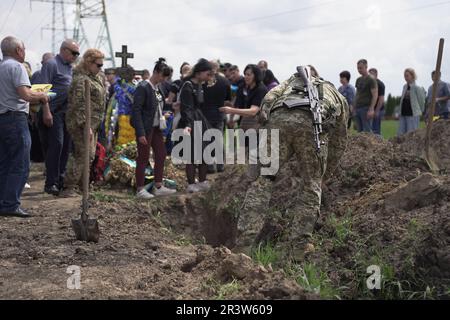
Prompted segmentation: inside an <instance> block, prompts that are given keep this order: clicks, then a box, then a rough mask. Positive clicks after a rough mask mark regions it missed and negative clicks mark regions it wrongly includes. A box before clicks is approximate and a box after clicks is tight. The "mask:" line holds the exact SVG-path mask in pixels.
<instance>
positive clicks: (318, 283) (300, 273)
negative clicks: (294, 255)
mask: <svg viewBox="0 0 450 320" xmlns="http://www.w3.org/2000/svg"><path fill="white" fill-rule="evenodd" d="M285 271H286V273H287V274H288V275H289V276H291V277H293V278H294V279H295V280H296V281H297V283H298V284H299V285H300V286H301V287H302V288H303V289H305V290H306V291H309V292H313V293H315V294H318V295H319V296H320V297H321V298H322V299H341V298H340V296H339V292H338V290H336V289H335V288H334V287H333V286H332V284H331V280H330V279H329V277H328V275H327V274H326V273H325V272H323V271H321V270H319V268H318V267H317V266H316V265H314V264H312V263H306V264H304V265H303V266H299V265H291V266H289V267H288V268H287V269H286V270H285Z"/></svg>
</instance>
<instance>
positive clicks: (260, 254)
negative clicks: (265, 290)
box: [252, 243, 279, 267]
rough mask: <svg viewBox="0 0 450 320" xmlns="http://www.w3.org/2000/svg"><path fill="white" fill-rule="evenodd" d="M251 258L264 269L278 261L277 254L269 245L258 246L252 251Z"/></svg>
mask: <svg viewBox="0 0 450 320" xmlns="http://www.w3.org/2000/svg"><path fill="white" fill-rule="evenodd" d="M252 258H253V260H254V261H255V262H257V263H259V264H260V265H262V266H264V267H268V266H269V265H273V264H274V263H275V262H277V261H278V258H279V257H278V253H277V252H276V250H275V248H274V247H273V246H272V245H271V244H270V243H268V244H266V245H263V244H259V246H258V247H257V248H256V249H254V250H253V252H252Z"/></svg>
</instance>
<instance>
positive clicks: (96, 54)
mask: <svg viewBox="0 0 450 320" xmlns="http://www.w3.org/2000/svg"><path fill="white" fill-rule="evenodd" d="M104 58H105V54H104V53H103V52H101V51H100V50H98V49H88V50H86V52H85V53H84V54H83V59H82V60H81V62H80V64H79V65H78V66H77V67H76V69H77V70H80V69H83V70H85V71H87V70H88V64H89V63H93V62H95V60H97V59H104Z"/></svg>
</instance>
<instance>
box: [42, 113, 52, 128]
mask: <svg viewBox="0 0 450 320" xmlns="http://www.w3.org/2000/svg"><path fill="white" fill-rule="evenodd" d="M42 121H43V122H44V125H45V126H46V127H48V128H51V127H53V115H52V113H51V112H50V111H48V110H47V111H44V113H43V115H42Z"/></svg>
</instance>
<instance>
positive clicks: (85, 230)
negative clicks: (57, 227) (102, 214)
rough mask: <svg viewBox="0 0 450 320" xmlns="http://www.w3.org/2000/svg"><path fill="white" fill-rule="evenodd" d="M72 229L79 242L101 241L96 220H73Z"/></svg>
mask: <svg viewBox="0 0 450 320" xmlns="http://www.w3.org/2000/svg"><path fill="white" fill-rule="evenodd" d="M72 229H73V231H74V232H75V236H76V238H77V240H79V241H84V242H95V243H98V241H99V239H100V228H99V225H98V221H97V220H96V219H88V220H87V221H86V222H83V220H81V219H77V220H72Z"/></svg>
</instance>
